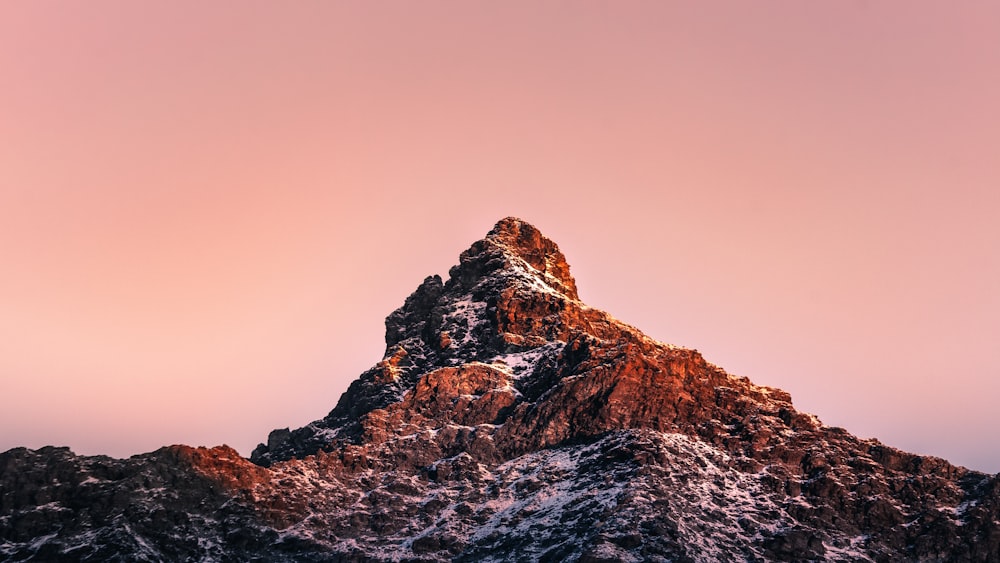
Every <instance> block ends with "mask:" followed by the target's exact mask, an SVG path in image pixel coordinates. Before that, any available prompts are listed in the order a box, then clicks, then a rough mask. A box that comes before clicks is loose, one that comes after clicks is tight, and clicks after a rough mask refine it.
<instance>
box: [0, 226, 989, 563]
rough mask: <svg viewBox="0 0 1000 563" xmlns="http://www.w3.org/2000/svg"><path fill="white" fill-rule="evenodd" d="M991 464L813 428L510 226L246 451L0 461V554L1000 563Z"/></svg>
mask: <svg viewBox="0 0 1000 563" xmlns="http://www.w3.org/2000/svg"><path fill="white" fill-rule="evenodd" d="M998 520H1000V477H998V476H988V475H984V474H981V473H977V472H973V471H968V470H966V469H963V468H959V467H954V466H952V465H950V464H948V463H947V462H945V461H943V460H940V459H936V458H929V457H921V456H916V455H912V454H907V453H904V452H900V451H898V450H895V449H893V448H890V447H887V446H884V445H882V444H880V443H878V442H877V441H874V440H860V439H858V438H856V437H854V436H852V435H850V434H848V433H847V432H845V431H843V430H841V429H837V428H830V427H826V426H823V425H822V424H821V423H820V422H819V421H818V420H817V419H816V418H815V417H813V416H811V415H808V414H804V413H800V412H798V411H797V410H796V409H795V408H794V407H793V406H792V404H791V398H790V397H789V396H788V394H787V393H785V392H783V391H780V390H777V389H771V388H767V387H760V386H757V385H754V384H752V383H751V382H749V381H748V380H747V379H745V378H738V377H734V376H731V375H729V374H727V373H726V372H725V371H723V370H722V369H721V368H719V367H716V366H714V365H712V364H710V363H708V362H707V361H705V359H704V358H702V357H701V355H700V354H698V352H696V351H694V350H687V349H683V348H677V347H673V346H669V345H666V344H663V343H659V342H655V341H653V340H651V339H649V338H647V337H646V336H644V335H643V334H642V333H640V332H639V331H638V330H636V329H634V328H633V327H630V326H628V325H625V324H623V323H621V322H619V321H617V320H615V319H614V318H612V317H610V316H609V315H607V314H606V313H603V312H601V311H598V310H595V309H591V308H589V307H587V306H586V305H584V304H583V303H581V302H580V300H579V297H578V294H577V289H576V283H575V281H574V279H573V277H572V276H571V275H570V272H569V266H568V265H567V264H566V260H565V258H564V257H563V255H562V253H561V252H559V249H558V247H557V246H556V245H555V244H554V243H553V242H552V241H550V240H548V239H546V238H545V237H544V236H542V235H541V233H539V232H538V230H537V229H535V228H534V227H532V226H531V225H528V224H527V223H524V222H522V221H520V220H517V219H512V218H511V219H504V220H503V221H501V222H500V223H498V224H497V225H496V227H495V228H494V229H493V230H492V231H491V232H490V233H489V234H488V235H487V236H486V238H484V239H483V240H480V241H478V242H476V243H474V244H473V245H472V246H471V247H470V248H469V249H468V250H467V251H465V252H464V253H462V255H461V258H460V262H459V264H458V265H457V266H455V267H454V268H452V270H451V271H450V276H449V279H448V281H447V282H445V281H443V280H442V279H441V278H439V277H437V276H433V277H429V278H427V279H426V280H424V282H423V283H422V284H421V285H420V286H419V287H418V288H417V290H416V291H415V292H414V293H413V294H412V295H411V296H410V297H408V298H407V299H406V301H405V303H404V304H403V306H402V307H400V308H399V309H398V310H396V311H394V312H393V313H392V314H391V315H389V317H388V318H387V319H386V353H385V356H384V357H383V359H382V360H381V361H380V362H378V363H377V364H376V365H375V366H374V367H373V368H372V369H370V370H368V371H367V372H365V373H364V374H362V375H361V376H360V377H359V379H358V380H357V381H355V382H354V383H353V384H352V385H351V387H350V388H349V389H348V391H347V392H346V393H345V394H344V396H343V397H342V398H341V400H340V402H339V403H338V404H337V406H336V407H335V408H334V409H333V411H331V412H330V414H329V415H328V416H326V417H325V418H323V419H321V420H318V421H316V422H314V423H312V424H310V425H308V426H306V427H304V428H300V429H297V430H288V429H281V430H276V431H274V432H272V433H271V435H270V436H269V437H268V440H267V443H265V444H261V445H260V446H258V448H257V449H256V450H255V451H254V453H253V455H252V456H251V460H246V459H243V458H241V457H239V456H238V455H237V454H236V452H234V451H233V450H231V449H229V448H225V447H221V448H213V449H205V448H197V449H194V448H188V447H184V446H174V447H171V448H164V449H161V450H158V451H157V452H153V453H151V454H145V455H143V456H136V457H133V458H130V459H128V460H112V459H109V458H102V457H97V458H89V457H78V456H74V455H72V454H71V453H70V452H69V451H68V450H65V449H55V448H46V449H43V450H39V451H37V452H33V451H29V450H24V449H19V450H11V451H9V452H6V453H4V454H0V558H3V559H6V560H25V559H29V558H32V557H34V558H35V559H37V560H46V561H48V560H60V559H62V560H93V561H97V560H101V561H103V560H115V559H118V560H160V559H169V560H184V559H187V560H220V561H221V560H250V559H262V560H277V561H281V560H294V561H302V560H320V561H447V560H455V561H589V562H596V561H726V560H746V561H771V560H777V561H808V560H828V561H866V560H867V561H900V560H902V561H1000V522H998Z"/></svg>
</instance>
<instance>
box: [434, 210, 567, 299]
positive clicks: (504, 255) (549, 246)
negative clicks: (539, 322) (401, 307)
mask: <svg viewBox="0 0 1000 563" xmlns="http://www.w3.org/2000/svg"><path fill="white" fill-rule="evenodd" d="M505 269H506V270H512V271H518V270H520V271H523V272H525V273H527V274H529V275H530V276H532V277H534V278H536V279H538V281H540V282H541V283H542V284H544V286H548V287H549V288H551V289H553V290H555V291H557V292H559V293H562V294H563V295H565V296H566V297H568V298H570V299H574V300H578V299H579V295H578V294H577V290H576V281H575V280H574V279H573V276H572V275H570V273H569V264H567V263H566V257H565V256H564V255H563V253H562V252H561V251H560V250H559V246H558V245H556V243H554V242H552V240H550V239H549V238H547V237H546V236H545V235H543V234H542V233H541V231H539V230H538V229H536V228H535V227H534V226H533V225H531V224H530V223H528V222H526V221H523V220H521V219H518V218H516V217H507V218H505V219H501V220H500V221H499V222H498V223H497V224H496V225H495V226H494V227H493V229H492V230H491V231H490V232H489V233H487V235H486V238H484V239H482V240H479V241H476V242H475V243H473V244H472V246H470V247H469V249H468V250H466V251H465V252H463V253H462V255H461V257H460V263H459V265H458V266H455V267H454V268H452V269H451V271H450V272H449V274H450V275H451V277H452V278H453V279H456V280H458V282H459V283H461V284H462V285H464V286H467V287H471V286H472V285H474V284H475V283H476V281H478V280H479V279H481V278H482V277H484V276H487V275H493V274H494V273H495V272H497V271H498V270H505Z"/></svg>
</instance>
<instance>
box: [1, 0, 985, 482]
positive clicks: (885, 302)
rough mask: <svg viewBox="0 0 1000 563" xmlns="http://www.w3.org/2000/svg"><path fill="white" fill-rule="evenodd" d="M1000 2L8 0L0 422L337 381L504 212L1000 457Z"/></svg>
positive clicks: (326, 406)
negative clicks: (397, 313) (386, 322)
mask: <svg viewBox="0 0 1000 563" xmlns="http://www.w3.org/2000/svg"><path fill="white" fill-rule="evenodd" d="M998 30H1000V3H997V2H992V1H979V0H970V1H968V2H960V3H946V2H916V1H899V2H880V1H874V0H873V1H858V2H849V1H837V2H801V1H786V2H776V1H774V2H766V1H765V2H752V3H751V2H738V1H734V2H712V1H708V2H701V1H699V2H689V3H683V4H681V3H671V2H651V3H637V2H524V3H516V2H497V3H484V2H399V3H389V2H306V1H303V2H293V3H286V2H245V1H239V2H237V1H231V2H224V1H219V2H183V1H182V2H162V3H152V2H131V1H123V2H104V1H97V2H54V1H51V2H28V1H24V2H15V1H11V2H3V3H0V265H2V270H0V274H2V275H0V400H2V408H0V450H3V449H6V448H9V447H13V446H17V445H25V446H30V447H39V446H42V445H46V444H58V445H68V446H71V447H72V448H73V449H74V451H76V452H78V453H84V454H96V453H106V454H111V455H115V456H125V455H131V454H135V453H139V452H143V451H148V450H152V449H155V448H157V447H159V446H160V445H164V444H171V443H187V444H192V445H216V444H221V443H227V444H229V445H232V446H234V447H236V448H237V449H239V450H240V451H241V452H242V453H244V454H249V452H250V450H251V449H252V448H253V446H254V445H255V444H256V443H258V442H260V441H263V440H264V439H265V438H266V436H267V433H268V432H269V431H270V430H271V429H272V428H276V427H285V426H291V427H296V426H301V425H303V424H305V423H307V422H309V421H311V420H314V419H317V418H320V417H322V416H324V415H325V414H326V413H327V412H328V411H329V410H330V409H331V408H332V407H333V406H334V404H335V403H336V401H337V399H338V397H339V395H340V393H342V392H343V391H344V390H345V389H346V387H347V385H348V383H349V382H350V381H351V380H353V379H354V378H355V377H356V376H357V375H358V374H360V373H361V372H362V371H363V370H365V369H366V368H368V367H370V366H371V365H373V364H374V363H375V362H376V361H378V360H379V359H380V358H381V354H382V351H383V347H384V344H383V334H384V328H383V319H384V318H385V316H386V315H387V314H388V313H389V312H391V311H392V310H393V309H394V308H396V307H397V306H399V305H400V304H402V302H403V300H404V298H405V297H406V296H407V295H408V294H409V293H410V292H411V291H412V290H413V289H414V288H415V287H416V286H417V284H418V283H419V282H420V281H421V280H422V279H423V278H424V276H426V275H429V274H434V273H440V274H446V272H447V270H448V268H449V267H450V266H451V265H453V264H455V263H456V262H457V260H458V254H459V253H460V252H461V251H462V250H463V249H465V248H466V247H467V246H468V245H469V244H470V243H471V242H473V241H474V240H476V239H478V238H481V237H482V236H483V235H484V234H485V233H486V232H487V231H488V230H489V229H490V228H491V226H492V225H493V223H494V222H496V221H497V220H498V219H500V218H502V217H504V216H507V215H516V216H519V217H522V218H524V219H526V220H528V221H530V222H532V223H534V224H535V225H536V226H538V227H539V228H540V229H541V230H542V232H544V233H546V234H547V235H548V236H549V237H551V238H552V239H554V240H555V241H556V242H557V243H559V245H560V247H561V248H562V249H563V251H564V252H565V254H566V255H567V257H568V259H569V262H570V264H571V265H572V271H573V273H574V275H575V276H576V278H577V281H578V285H579V287H580V294H581V296H582V298H583V299H584V300H585V301H587V302H588V303H589V304H591V305H593V306H596V307H600V308H603V309H606V310H608V311H610V312H611V313H612V314H614V315H615V316H616V317H618V318H620V319H622V320H624V321H626V322H629V323H630V324H633V325H635V326H637V327H639V328H641V329H642V330H644V331H646V332H647V333H648V334H649V335H650V336H652V337H654V338H657V339H660V340H663V341H667V342H671V343H674V344H679V345H683V346H688V347H692V348H697V349H699V350H700V351H701V352H702V353H703V354H704V355H705V356H706V357H707V358H708V359H709V361H712V362H714V363H716V364H718V365H721V366H722V367H724V368H725V369H727V370H728V371H729V372H731V373H734V374H736V375H745V376H748V377H750V378H751V379H752V380H754V381H755V382H757V383H761V384H767V385H774V386H778V387H781V388H783V389H785V390H788V391H789V392H791V393H792V396H793V398H794V401H795V404H796V405H797V406H798V407H799V408H800V409H802V410H805V411H808V412H813V413H815V414H817V415H818V416H819V417H820V418H821V419H822V420H823V421H824V422H825V423H827V424H831V425H838V426H843V427H845V428H847V429H848V430H850V431H851V432H853V433H855V434H858V435H859V436H861V437H878V438H879V439H881V440H882V441H884V442H886V443H888V444H890V445H893V446H897V447H901V448H904V449H907V450H910V451H915V452H918V453H923V454H933V455H938V456H943V457H946V458H948V459H950V460H952V461H954V462H956V463H959V464H963V465H967V466H969V467H973V468H976V469H980V470H986V471H990V472H997V471H1000V443H998V442H1000V441H998V439H997V437H996V429H997V428H998V427H1000V409H998V408H997V406H996V403H997V398H998V397H1000V345H998V336H1000V297H998V291H997V288H1000V250H998V249H1000V220H998V217H1000V103H998V102H997V100H1000V33H998Z"/></svg>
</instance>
